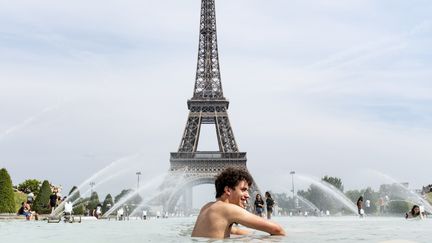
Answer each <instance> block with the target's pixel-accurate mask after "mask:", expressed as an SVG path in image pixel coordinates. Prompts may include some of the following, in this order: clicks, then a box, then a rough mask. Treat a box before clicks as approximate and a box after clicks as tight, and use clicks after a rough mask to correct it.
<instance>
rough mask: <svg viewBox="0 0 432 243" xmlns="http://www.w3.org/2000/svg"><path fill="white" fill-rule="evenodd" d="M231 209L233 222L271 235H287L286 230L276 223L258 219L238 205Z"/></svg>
mask: <svg viewBox="0 0 432 243" xmlns="http://www.w3.org/2000/svg"><path fill="white" fill-rule="evenodd" d="M229 208H230V209H229V211H230V214H229V215H230V216H231V220H232V222H236V223H239V224H241V225H244V226H246V227H249V228H252V229H256V230H261V231H265V232H267V233H269V234H271V235H285V230H284V229H283V228H282V227H281V226H280V225H279V224H277V223H275V222H272V221H269V220H266V219H264V218H261V217H258V216H257V215H254V214H252V213H249V212H248V211H246V210H245V209H243V208H241V207H239V206H236V205H229Z"/></svg>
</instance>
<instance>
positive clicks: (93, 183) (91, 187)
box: [89, 181, 96, 195]
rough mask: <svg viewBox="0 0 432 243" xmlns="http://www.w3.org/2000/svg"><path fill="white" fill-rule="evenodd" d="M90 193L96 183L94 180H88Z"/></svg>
mask: <svg viewBox="0 0 432 243" xmlns="http://www.w3.org/2000/svg"><path fill="white" fill-rule="evenodd" d="M89 185H90V195H91V194H93V186H94V185H96V183H95V182H94V181H92V182H90V184H89Z"/></svg>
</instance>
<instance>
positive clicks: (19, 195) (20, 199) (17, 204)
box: [14, 192, 27, 212]
mask: <svg viewBox="0 0 432 243" xmlns="http://www.w3.org/2000/svg"><path fill="white" fill-rule="evenodd" d="M14 194H15V209H16V210H15V211H16V212H18V209H20V207H21V203H22V202H24V201H26V200H27V194H25V193H22V192H14Z"/></svg>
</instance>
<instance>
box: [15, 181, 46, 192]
mask: <svg viewBox="0 0 432 243" xmlns="http://www.w3.org/2000/svg"><path fill="white" fill-rule="evenodd" d="M41 185H42V182H41V181H39V180H36V179H28V180H25V181H23V182H22V183H21V184H19V185H18V190H20V191H22V192H25V193H30V192H33V194H34V195H35V196H37V195H38V193H39V190H40V187H41Z"/></svg>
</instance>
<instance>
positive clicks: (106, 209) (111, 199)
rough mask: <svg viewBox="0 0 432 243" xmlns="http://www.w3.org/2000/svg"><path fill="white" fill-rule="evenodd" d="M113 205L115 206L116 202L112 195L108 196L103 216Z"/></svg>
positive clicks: (104, 203) (104, 204)
mask: <svg viewBox="0 0 432 243" xmlns="http://www.w3.org/2000/svg"><path fill="white" fill-rule="evenodd" d="M113 205H114V201H113V198H112V196H111V194H108V195H106V197H105V200H104V202H103V204H102V214H104V213H105V212H106V211H108V210H109V209H110V208H111V207H112V206H113Z"/></svg>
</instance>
